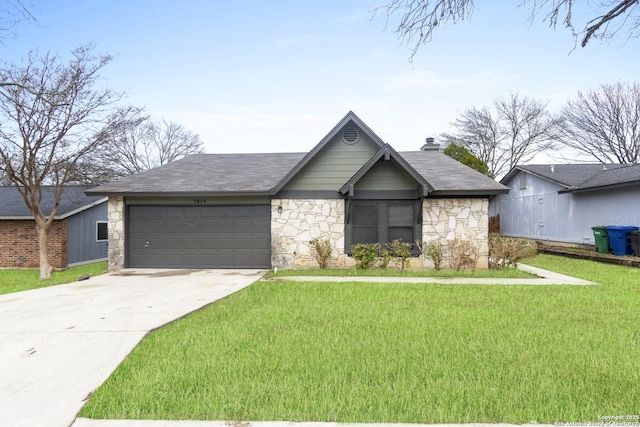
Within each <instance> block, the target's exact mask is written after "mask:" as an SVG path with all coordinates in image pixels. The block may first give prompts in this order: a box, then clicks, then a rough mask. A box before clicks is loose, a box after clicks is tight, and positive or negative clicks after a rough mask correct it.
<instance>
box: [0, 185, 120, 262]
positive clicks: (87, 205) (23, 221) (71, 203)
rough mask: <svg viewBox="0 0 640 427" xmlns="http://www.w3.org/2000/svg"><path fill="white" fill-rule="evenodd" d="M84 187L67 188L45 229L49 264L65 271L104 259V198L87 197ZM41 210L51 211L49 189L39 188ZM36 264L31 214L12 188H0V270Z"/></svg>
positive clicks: (35, 244) (36, 257) (51, 200)
mask: <svg viewBox="0 0 640 427" xmlns="http://www.w3.org/2000/svg"><path fill="white" fill-rule="evenodd" d="M87 189H88V187H86V186H67V187H65V188H64V189H63V191H62V196H61V199H60V206H59V207H58V212H57V213H56V215H55V217H54V220H53V222H52V223H51V225H50V226H49V229H48V231H47V235H48V238H49V241H48V246H49V262H50V264H51V265H52V266H53V267H54V268H65V267H69V266H73V265H79V264H85V263H88V262H95V261H101V260H106V259H107V247H108V242H107V237H108V224H107V198H106V197H103V196H88V195H86V194H85V191H86V190H87ZM42 196H43V197H42V207H43V210H44V211H45V212H51V208H52V207H53V202H54V193H53V187H45V188H43V195H42ZM39 265H40V258H39V251H38V235H37V232H36V224H35V221H34V219H33V215H32V214H31V211H30V210H29V209H28V208H27V205H26V204H25V202H24V199H23V198H22V195H21V194H20V193H19V192H18V189H17V188H16V187H14V186H0V267H8V268H36V267H38V266H39Z"/></svg>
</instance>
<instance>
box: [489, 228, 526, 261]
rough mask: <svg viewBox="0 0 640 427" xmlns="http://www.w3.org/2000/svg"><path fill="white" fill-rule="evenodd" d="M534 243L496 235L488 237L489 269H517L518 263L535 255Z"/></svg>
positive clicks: (492, 234)
mask: <svg viewBox="0 0 640 427" xmlns="http://www.w3.org/2000/svg"><path fill="white" fill-rule="evenodd" d="M537 252H538V247H537V245H536V243H535V242H533V241H531V240H526V239H522V238H515V237H504V236H501V235H499V234H498V233H491V234H490V235H489V268H491V269H500V268H502V267H507V266H511V267H517V265H518V261H520V260H522V259H524V258H529V257H532V256H534V255H536V254H537Z"/></svg>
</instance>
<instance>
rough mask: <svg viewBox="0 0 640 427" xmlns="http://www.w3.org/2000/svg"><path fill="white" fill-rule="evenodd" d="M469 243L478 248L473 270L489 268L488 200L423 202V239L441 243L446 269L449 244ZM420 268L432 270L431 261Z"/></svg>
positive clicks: (448, 259) (435, 200) (436, 200)
mask: <svg viewBox="0 0 640 427" xmlns="http://www.w3.org/2000/svg"><path fill="white" fill-rule="evenodd" d="M455 238H458V239H461V240H466V241H470V242H471V243H472V244H474V245H475V246H476V247H477V248H478V255H479V256H478V260H477V262H476V268H488V267H489V199H484V198H482V199H463V198H460V199H425V200H424V203H423V205H422V240H423V241H424V242H440V244H442V246H443V253H444V263H443V267H446V266H449V261H450V259H451V242H452V241H453V240H454V239H455ZM423 265H424V266H425V267H429V268H432V267H433V263H432V262H431V260H428V259H425V260H424V263H423Z"/></svg>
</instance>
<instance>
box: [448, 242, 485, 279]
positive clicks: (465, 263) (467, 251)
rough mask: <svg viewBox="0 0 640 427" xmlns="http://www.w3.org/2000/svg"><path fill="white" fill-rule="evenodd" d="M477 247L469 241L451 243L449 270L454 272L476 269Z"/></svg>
mask: <svg viewBox="0 0 640 427" xmlns="http://www.w3.org/2000/svg"><path fill="white" fill-rule="evenodd" d="M477 261H478V247H477V246H476V245H474V244H473V243H471V242H470V241H469V240H461V239H454V240H453V241H452V242H451V261H450V264H451V268H453V269H454V270H456V271H460V270H464V269H465V268H471V269H472V270H473V269H475V268H476V262H477Z"/></svg>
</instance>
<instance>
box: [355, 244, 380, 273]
mask: <svg viewBox="0 0 640 427" xmlns="http://www.w3.org/2000/svg"><path fill="white" fill-rule="evenodd" d="M379 252H380V244H378V243H358V244H357V245H351V256H352V257H353V259H355V260H356V268H357V269H361V270H368V269H370V268H371V267H373V266H374V264H375V262H376V260H377V258H378V253H379Z"/></svg>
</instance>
